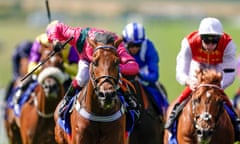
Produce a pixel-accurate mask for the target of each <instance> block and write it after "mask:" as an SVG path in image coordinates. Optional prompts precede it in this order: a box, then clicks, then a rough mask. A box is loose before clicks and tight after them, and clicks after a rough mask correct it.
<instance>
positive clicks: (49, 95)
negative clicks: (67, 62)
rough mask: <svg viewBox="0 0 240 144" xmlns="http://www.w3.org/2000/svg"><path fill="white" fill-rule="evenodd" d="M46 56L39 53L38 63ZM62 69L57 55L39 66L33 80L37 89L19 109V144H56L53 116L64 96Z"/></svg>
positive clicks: (45, 53) (61, 63)
mask: <svg viewBox="0 0 240 144" xmlns="http://www.w3.org/2000/svg"><path fill="white" fill-rule="evenodd" d="M49 52H50V51H49V50H46V51H44V52H42V54H41V59H42V60H43V59H45V58H46V57H47V56H48V55H49V54H48V53H49ZM62 65H63V60H62V56H61V53H56V54H55V55H54V56H53V57H52V58H51V59H50V60H49V61H48V62H47V63H45V65H43V67H42V69H41V71H40V73H39V75H38V77H37V82H38V84H37V86H36V87H35V88H34V89H33V91H32V92H31V95H30V98H29V99H28V100H27V101H26V103H24V104H23V106H22V109H21V114H20V117H19V119H20V120H19V121H20V124H19V125H20V132H21V137H22V142H23V144H49V143H51V144H54V143H56V142H55V138H54V126H55V123H54V118H53V115H54V111H55V108H56V106H57V104H58V103H59V101H60V100H61V99H62V98H63V95H64V87H63V83H64V81H65V79H66V75H65V74H64V72H63V71H62V70H63V69H62V68H63V66H62Z"/></svg>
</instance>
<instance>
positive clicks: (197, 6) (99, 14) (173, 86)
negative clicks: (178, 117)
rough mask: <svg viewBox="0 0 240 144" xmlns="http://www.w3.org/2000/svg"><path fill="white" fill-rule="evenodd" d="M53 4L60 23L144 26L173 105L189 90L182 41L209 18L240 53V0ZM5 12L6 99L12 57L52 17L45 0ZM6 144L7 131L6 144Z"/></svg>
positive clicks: (15, 4)
mask: <svg viewBox="0 0 240 144" xmlns="http://www.w3.org/2000/svg"><path fill="white" fill-rule="evenodd" d="M49 6H50V12H51V18H52V20H55V19H57V20H60V21H62V22H64V23H66V24H68V25H70V26H73V27H76V26H81V27H87V26H90V27H98V28H103V29H108V30H111V31H113V32H116V33H118V34H119V35H121V32H122V30H123V28H124V26H125V25H126V24H127V23H129V22H132V21H137V22H140V23H142V24H143V25H144V26H145V29H146V32H147V37H148V38H150V39H151V40H152V41H153V42H154V44H155V46H156V47H157V48H158V53H159V56H160V63H159V66H160V81H161V82H162V83H163V84H164V85H165V87H166V89H167V92H168V95H169V100H170V101H172V100H173V99H175V98H176V97H177V96H178V95H179V93H180V92H181V90H182V89H183V87H182V86H180V85H179V84H178V82H177V81H176V79H175V66H176V56H177V53H178V52H179V50H180V43H181V40H182V38H183V37H184V36H185V35H187V34H188V33H190V32H192V31H193V30H196V29H198V26H199V23H200V21H201V19H202V18H203V17H208V16H211V17H217V18H219V19H220V20H221V21H222V23H223V27H224V31H225V32H227V33H229V34H230V35H231V36H232V38H233V40H234V42H235V43H236V45H237V52H238V53H239V50H240V48H239V46H240V13H239V9H240V1H239V0H175V1H172V0H101V1H100V0H87V1H84V0H49ZM0 9H1V10H0V94H1V97H0V99H2V98H3V94H4V90H5V88H6V86H7V84H8V83H9V81H10V79H11V77H12V75H11V73H12V65H11V55H12V52H13V50H14V48H15V46H16V45H17V44H18V43H19V42H20V41H22V40H26V39H29V40H32V41H33V40H34V39H35V37H36V36H37V35H38V34H40V33H42V32H45V28H46V26H47V24H48V17H47V11H46V6H45V0H7V1H6V0H0ZM238 86H239V79H238V78H237V77H236V80H235V82H234V84H233V85H232V86H230V87H229V88H227V89H226V93H227V94H228V95H229V97H233V95H234V94H235V92H236V90H237V88H238ZM1 107H3V102H2V101H1ZM1 110H2V109H1ZM0 112H1V116H2V117H3V113H2V111H0ZM1 121H2V119H1ZM1 124H2V122H1ZM1 127H2V126H1ZM6 143H7V140H6V138H5V133H4V129H3V128H2V129H0V144H6Z"/></svg>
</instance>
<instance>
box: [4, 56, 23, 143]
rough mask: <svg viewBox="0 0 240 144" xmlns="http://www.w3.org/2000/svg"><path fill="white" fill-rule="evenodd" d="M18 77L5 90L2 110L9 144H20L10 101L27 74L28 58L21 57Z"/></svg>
mask: <svg viewBox="0 0 240 144" xmlns="http://www.w3.org/2000/svg"><path fill="white" fill-rule="evenodd" d="M20 66H21V67H20V69H19V73H20V77H19V78H17V79H16V80H15V81H12V82H11V83H10V84H9V87H8V89H7V93H6V95H5V103H6V104H5V110H4V126H5V130H6V134H7V137H8V141H9V143H10V144H21V136H20V132H19V127H18V125H17V123H16V121H15V114H14V111H13V109H12V106H11V104H10V101H11V99H12V98H13V95H14V94H15V92H16V90H17V87H18V86H19V84H20V83H21V81H20V80H21V78H22V76H24V75H25V74H27V69H28V67H27V66H28V58H27V57H22V58H21V59H20Z"/></svg>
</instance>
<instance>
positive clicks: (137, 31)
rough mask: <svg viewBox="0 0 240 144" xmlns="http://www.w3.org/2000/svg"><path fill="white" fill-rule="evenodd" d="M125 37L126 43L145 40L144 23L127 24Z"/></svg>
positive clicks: (124, 32)
mask: <svg viewBox="0 0 240 144" xmlns="http://www.w3.org/2000/svg"><path fill="white" fill-rule="evenodd" d="M122 35H123V39H124V42H126V43H129V42H131V43H134V44H139V43H142V42H143V41H144V40H145V38H146V37H145V29H144V27H143V25H141V24H139V23H136V22H133V23H129V24H128V25H126V27H125V28H124V30H123V32H122Z"/></svg>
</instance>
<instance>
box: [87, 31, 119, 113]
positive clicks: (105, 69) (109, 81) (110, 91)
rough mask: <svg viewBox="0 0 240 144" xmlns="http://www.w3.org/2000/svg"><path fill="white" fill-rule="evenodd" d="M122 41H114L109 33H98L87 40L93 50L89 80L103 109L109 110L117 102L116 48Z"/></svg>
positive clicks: (117, 66)
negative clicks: (92, 38)
mask: <svg viewBox="0 0 240 144" xmlns="http://www.w3.org/2000/svg"><path fill="white" fill-rule="evenodd" d="M121 41H122V40H121V39H119V40H116V41H115V40H114V36H113V35H112V34H111V33H98V34H97V35H96V38H95V39H94V40H90V39H88V42H89V43H90V45H91V46H92V47H93V48H94V52H93V56H92V62H91V64H90V79H91V82H92V86H93V88H94V91H95V93H96V96H97V99H98V102H99V104H100V106H101V107H102V108H103V109H107V108H111V107H113V105H114V104H115V103H116V102H117V101H118V98H117V88H118V80H119V58H118V55H117V47H118V45H119V44H120V42H121Z"/></svg>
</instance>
